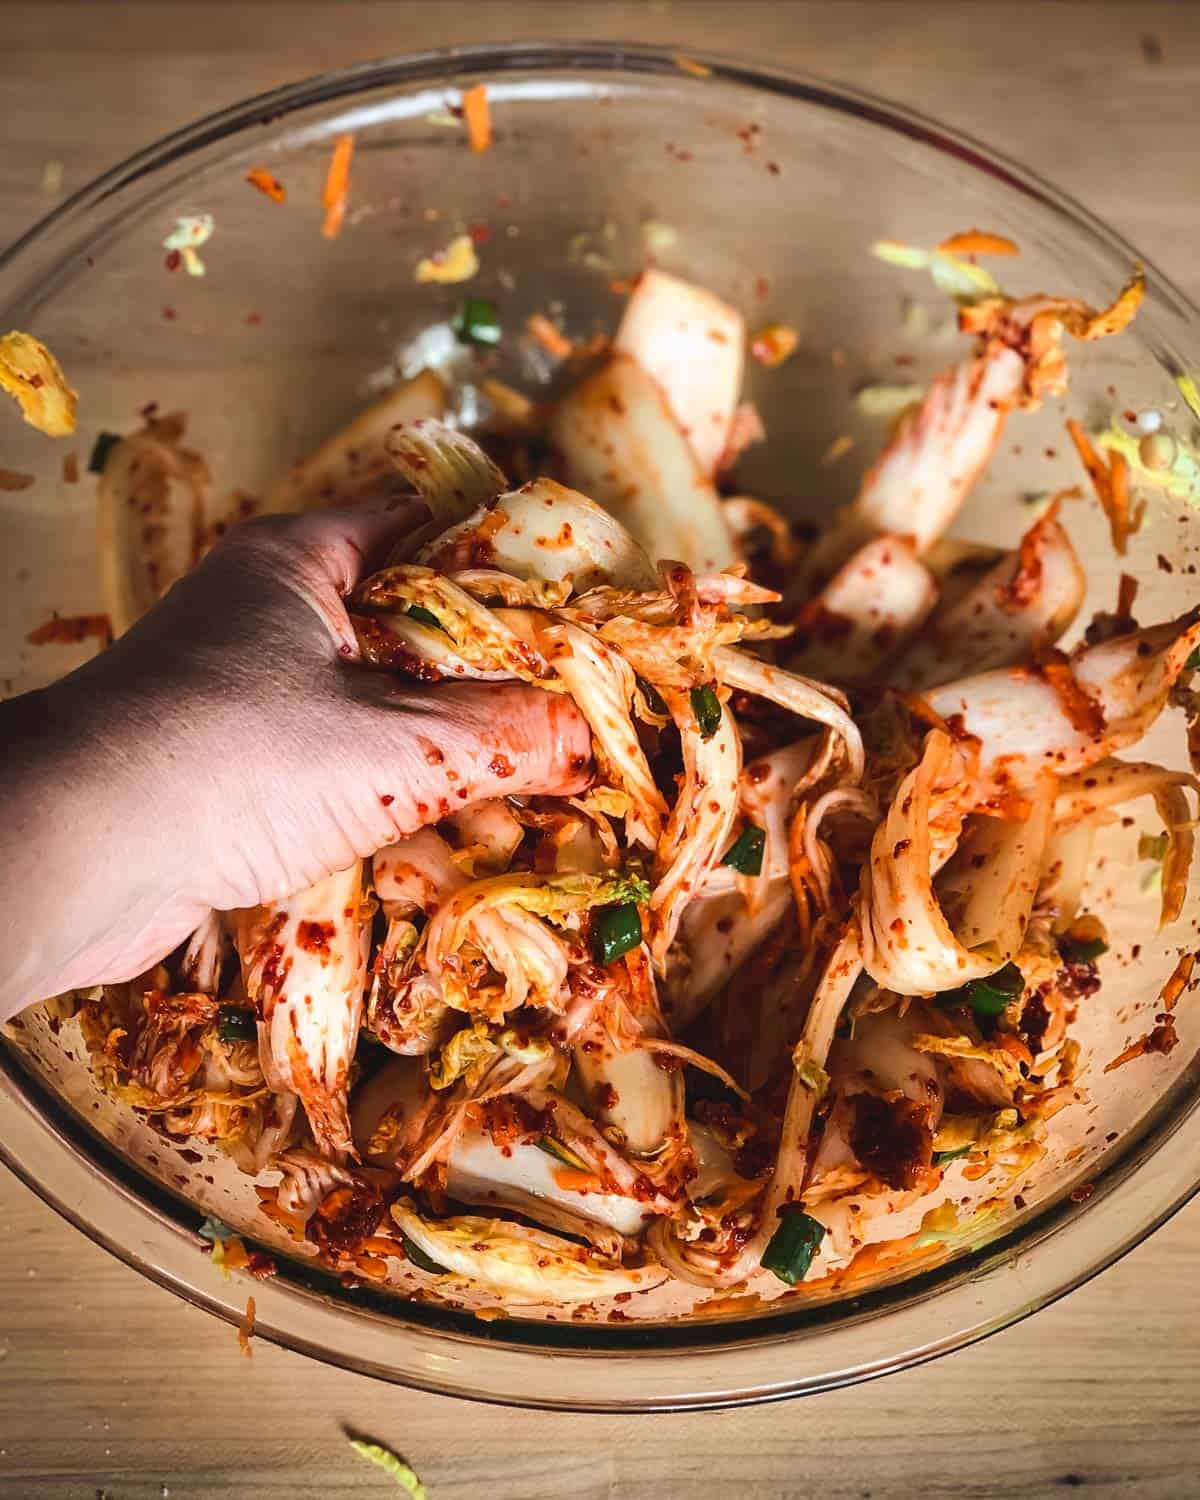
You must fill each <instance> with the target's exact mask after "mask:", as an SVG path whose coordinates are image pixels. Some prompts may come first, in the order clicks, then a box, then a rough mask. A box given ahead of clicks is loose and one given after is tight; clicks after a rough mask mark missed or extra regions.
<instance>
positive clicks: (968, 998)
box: [941, 964, 1025, 1017]
mask: <svg viewBox="0 0 1200 1500" xmlns="http://www.w3.org/2000/svg"><path fill="white" fill-rule="evenodd" d="M1024 991H1025V976H1024V974H1022V973H1021V971H1020V969H1018V968H1017V966H1016V964H1005V965H1004V967H1003V968H1002V969H997V970H996V972H995V973H994V974H989V975H988V976H987V978H986V979H971V980H968V981H967V983H966V984H964V985H963V986H962V988H961V989H957V990H947V991H946V993H945V994H944V995H943V996H942V997H941V998H942V1000H943V1001H944V1002H946V1003H948V1004H950V1005H969V1006H970V1007H971V1009H972V1010H973V1011H974V1012H975V1014H976V1015H977V1016H989V1017H995V1016H998V1015H1000V1014H1001V1013H1002V1012H1003V1011H1004V1009H1005V1007H1006V1006H1008V1005H1009V1004H1011V1002H1012V1001H1014V1000H1015V999H1017V997H1018V996H1019V995H1022V994H1023V993H1024Z"/></svg>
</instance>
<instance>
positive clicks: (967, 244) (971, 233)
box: [938, 229, 1021, 255]
mask: <svg viewBox="0 0 1200 1500" xmlns="http://www.w3.org/2000/svg"><path fill="white" fill-rule="evenodd" d="M938 252H939V254H941V255H1020V253H1021V248H1020V246H1019V245H1018V244H1017V243H1016V241H1015V240H1010V239H1009V238H1008V236H1007V235H1003V234H988V233H986V232H985V231H984V230H982V229H968V230H966V231H965V232H964V233H963V234H952V235H951V236H950V238H949V239H948V240H943V241H942V243H941V244H940V245H939V246H938Z"/></svg>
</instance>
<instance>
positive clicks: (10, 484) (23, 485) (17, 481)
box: [0, 469, 34, 490]
mask: <svg viewBox="0 0 1200 1500" xmlns="http://www.w3.org/2000/svg"><path fill="white" fill-rule="evenodd" d="M33 483H34V476H33V475H32V474H19V473H18V472H17V470H16V469H0V490H27V489H28V488H29V486H30V485H31V484H33Z"/></svg>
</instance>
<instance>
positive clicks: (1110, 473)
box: [1067, 417, 1146, 557]
mask: <svg viewBox="0 0 1200 1500" xmlns="http://www.w3.org/2000/svg"><path fill="white" fill-rule="evenodd" d="M1067 431H1068V432H1069V433H1070V435H1071V441H1072V442H1073V443H1074V444H1075V451H1076V452H1077V453H1078V454H1079V457H1080V458H1081V459H1082V461H1083V466H1084V468H1085V469H1086V470H1087V472H1088V478H1089V479H1090V480H1091V481H1092V488H1093V489H1094V490H1095V491H1096V498H1097V500H1099V502H1100V508H1101V509H1102V510H1103V511H1104V514H1105V515H1106V516H1107V518H1108V529H1109V532H1110V533H1111V535H1112V544H1113V550H1114V551H1115V552H1116V553H1117V556H1118V557H1124V556H1125V553H1126V552H1127V551H1128V549H1129V538H1130V537H1131V536H1132V535H1133V534H1134V533H1135V532H1136V531H1137V529H1138V527H1139V526H1140V525H1141V524H1142V517H1143V515H1144V514H1145V510H1146V506H1145V502H1143V503H1142V504H1141V505H1138V506H1133V505H1132V504H1131V502H1130V497H1129V464H1128V463H1127V461H1126V459H1125V455H1124V454H1123V453H1114V454H1113V455H1112V461H1111V464H1106V463H1105V462H1104V460H1103V458H1101V457H1100V455H1099V454H1098V453H1097V452H1096V450H1095V448H1094V447H1093V446H1092V441H1091V439H1090V438H1089V437H1088V435H1087V433H1086V432H1084V430H1083V428H1082V427H1081V426H1080V425H1079V423H1078V422H1077V421H1076V420H1075V418H1074V417H1072V418H1071V419H1070V421H1068V423H1067Z"/></svg>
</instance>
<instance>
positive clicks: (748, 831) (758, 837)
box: [721, 823, 767, 875]
mask: <svg viewBox="0 0 1200 1500" xmlns="http://www.w3.org/2000/svg"><path fill="white" fill-rule="evenodd" d="M766 847H767V830H766V829H765V828H759V827H758V825H757V824H756V823H747V824H746V826H745V828H743V829H742V831H741V833H739V834H738V836H737V838H736V839H735V840H734V841H733V843H732V844H730V846H729V849H728V852H727V853H726V855H725V858H724V859H723V860H722V861H721V863H722V864H723V865H729V866H730V867H731V868H732V869H735V870H736V871H737V872H738V874H739V875H761V874H762V867H763V851H764V850H765V849H766Z"/></svg>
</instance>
